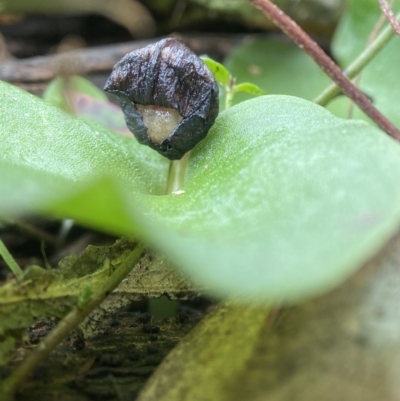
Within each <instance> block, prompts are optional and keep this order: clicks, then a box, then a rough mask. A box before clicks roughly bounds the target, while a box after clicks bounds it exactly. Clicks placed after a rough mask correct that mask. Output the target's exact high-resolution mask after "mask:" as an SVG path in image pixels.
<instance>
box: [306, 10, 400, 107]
mask: <svg viewBox="0 0 400 401" xmlns="http://www.w3.org/2000/svg"><path fill="white" fill-rule="evenodd" d="M396 19H397V21H400V13H398V14H397V15H396ZM394 35H395V33H394V31H393V29H392V28H391V27H390V26H389V25H388V26H387V27H385V28H384V30H383V31H382V32H381V33H380V34H379V36H378V37H377V38H376V39H375V40H374V42H372V43H371V45H370V46H368V47H367V48H366V49H365V50H364V51H363V52H362V53H361V54H360V55H359V56H358V57H357V59H356V60H354V61H353V62H352V63H351V64H350V65H349V67H347V68H346V70H345V71H346V75H347V76H348V77H349V78H350V79H352V78H354V77H355V76H356V75H358V74H359V73H360V72H361V70H362V69H363V68H364V67H365V66H366V65H367V64H368V63H369V62H370V61H371V60H372V59H373V58H374V57H375V56H376V55H377V54H378V53H379V52H380V51H381V50H382V49H383V48H384V47H385V45H386V44H387V43H388V42H389V40H390V39H392V37H393V36H394ZM339 92H340V88H339V86H338V85H337V84H335V83H332V84H331V85H329V86H328V87H327V88H326V89H325V90H324V91H323V92H322V93H321V94H320V95H319V96H318V97H317V98H315V99H314V102H315V103H317V104H319V105H321V106H326V105H327V104H328V103H329V102H330V101H331V100H332V99H333V98H334V97H335V96H337V95H338V93H339Z"/></svg>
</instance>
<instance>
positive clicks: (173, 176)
mask: <svg viewBox="0 0 400 401" xmlns="http://www.w3.org/2000/svg"><path fill="white" fill-rule="evenodd" d="M189 156H190V152H187V153H186V154H185V155H184V156H183V157H182V159H181V160H171V163H170V164H169V171H168V177H167V189H166V194H167V195H168V194H172V193H173V192H175V191H178V190H179V189H182V187H183V184H184V182H185V172H186V168H187V165H188V162H189Z"/></svg>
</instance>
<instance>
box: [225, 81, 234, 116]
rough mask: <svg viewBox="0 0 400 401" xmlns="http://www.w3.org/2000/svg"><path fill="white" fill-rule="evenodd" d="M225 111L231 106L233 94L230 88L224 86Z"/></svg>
mask: <svg viewBox="0 0 400 401" xmlns="http://www.w3.org/2000/svg"><path fill="white" fill-rule="evenodd" d="M224 90H225V110H227V109H229V107H231V106H232V101H233V95H234V94H235V92H234V91H233V88H232V87H231V86H225V87H224Z"/></svg>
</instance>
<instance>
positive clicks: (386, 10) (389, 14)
mask: <svg viewBox="0 0 400 401" xmlns="http://www.w3.org/2000/svg"><path fill="white" fill-rule="evenodd" d="M378 1H379V5H380V6H381V10H382V12H383V15H384V16H385V17H386V19H387V20H388V21H389V24H390V25H391V26H392V28H393V30H394V31H395V32H396V33H397V35H399V36H400V24H399V22H398V21H397V20H396V17H395V16H394V14H393V11H392V9H391V8H390V4H389V3H388V2H387V0H378Z"/></svg>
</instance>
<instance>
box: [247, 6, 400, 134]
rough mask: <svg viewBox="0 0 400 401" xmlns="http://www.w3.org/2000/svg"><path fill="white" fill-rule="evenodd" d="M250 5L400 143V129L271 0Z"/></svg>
mask: <svg viewBox="0 0 400 401" xmlns="http://www.w3.org/2000/svg"><path fill="white" fill-rule="evenodd" d="M250 2H251V3H253V4H254V5H255V6H256V7H257V8H259V9H260V10H261V11H262V12H263V13H264V14H265V15H266V16H267V17H268V18H270V19H271V20H272V21H273V22H274V23H275V24H276V25H277V26H278V27H279V28H280V29H281V30H282V31H283V32H285V33H286V35H287V36H289V37H290V38H291V39H292V40H293V41H294V42H295V43H296V44H297V45H298V46H299V47H300V48H301V49H303V50H304V51H305V52H306V53H307V54H308V55H309V56H310V57H311V58H312V59H313V60H314V61H315V62H316V63H317V64H318V65H319V66H320V67H321V68H322V69H323V70H324V71H325V72H326V73H327V74H328V75H329V76H330V77H331V78H332V80H333V81H335V82H336V83H337V85H338V86H339V87H340V88H341V89H342V91H343V93H344V94H345V95H346V96H348V97H349V98H350V99H351V100H353V101H354V102H355V103H356V104H357V106H358V107H359V108H360V109H361V110H363V111H364V113H365V114H367V115H368V116H369V117H370V118H371V119H372V120H373V121H375V122H376V123H377V124H378V125H379V126H380V127H381V128H382V130H383V131H385V132H386V133H387V134H388V135H390V136H391V137H393V138H395V139H397V140H400V130H399V129H397V128H396V127H395V126H394V125H393V124H392V123H391V122H390V121H389V120H388V119H387V118H386V117H385V116H384V115H383V114H382V113H381V112H380V111H379V110H377V109H376V108H375V106H374V105H373V104H372V103H371V102H370V100H369V99H368V98H367V97H366V96H365V95H364V94H363V93H362V92H361V91H360V90H359V89H358V88H357V87H356V86H355V85H354V84H353V83H352V82H351V81H350V80H349V79H348V78H347V77H346V75H344V74H343V72H342V71H341V70H340V68H339V67H338V66H337V65H336V64H335V63H334V61H333V60H332V59H331V58H330V57H329V56H328V55H327V54H325V53H324V51H323V50H322V49H321V48H320V47H319V46H318V44H317V43H316V42H315V41H313V40H312V39H311V38H310V37H309V36H308V35H307V34H306V33H305V32H304V31H303V30H302V29H301V28H300V27H299V26H298V25H297V24H296V23H295V22H294V21H293V20H292V19H291V18H290V17H288V16H287V15H286V14H285V13H284V12H283V11H282V10H281V9H279V8H278V7H277V6H276V5H275V4H273V3H271V2H270V1H269V0H250Z"/></svg>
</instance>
